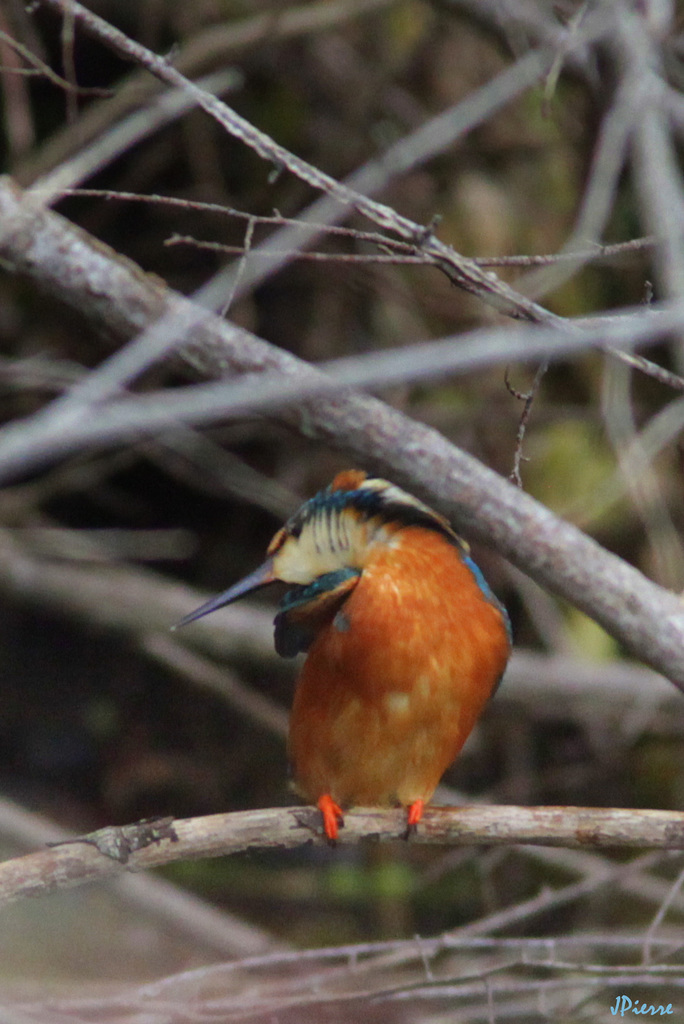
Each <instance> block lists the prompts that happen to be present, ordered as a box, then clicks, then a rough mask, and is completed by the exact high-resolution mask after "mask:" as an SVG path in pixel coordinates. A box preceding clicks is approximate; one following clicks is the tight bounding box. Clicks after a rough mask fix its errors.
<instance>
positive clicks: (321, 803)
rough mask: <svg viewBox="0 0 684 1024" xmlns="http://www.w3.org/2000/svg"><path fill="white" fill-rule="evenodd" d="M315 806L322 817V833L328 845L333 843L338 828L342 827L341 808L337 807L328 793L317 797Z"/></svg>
mask: <svg viewBox="0 0 684 1024" xmlns="http://www.w3.org/2000/svg"><path fill="white" fill-rule="evenodd" d="M316 806H317V807H318V809H319V811H320V812H321V814H322V815H323V831H324V832H325V835H326V838H327V840H328V842H329V843H334V842H335V840H336V839H337V835H338V828H339V827H340V826H342V825H344V817H343V816H342V808H341V807H338V805H337V804H336V803H335V801H334V800H333V798H332V797H331V796H330V794H329V793H324V794H323V796H322V797H319V799H318V803H317V804H316ZM338 823H339V825H338Z"/></svg>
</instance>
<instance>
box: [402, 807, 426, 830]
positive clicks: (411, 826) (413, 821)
mask: <svg viewBox="0 0 684 1024" xmlns="http://www.w3.org/2000/svg"><path fill="white" fill-rule="evenodd" d="M424 810H425V801H424V800H414V801H413V803H412V804H411V805H410V806H409V809H408V817H407V818H406V832H405V833H404V839H409V838H410V837H411V836H412V835H413V833H414V832H415V831H416V830H417V828H418V822H419V821H420V819H421V818H422V817H423V811H424Z"/></svg>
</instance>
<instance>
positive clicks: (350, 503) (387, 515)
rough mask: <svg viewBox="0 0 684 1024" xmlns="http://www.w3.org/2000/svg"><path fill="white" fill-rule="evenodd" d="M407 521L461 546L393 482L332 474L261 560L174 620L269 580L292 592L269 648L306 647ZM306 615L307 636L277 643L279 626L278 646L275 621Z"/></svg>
mask: <svg viewBox="0 0 684 1024" xmlns="http://www.w3.org/2000/svg"><path fill="white" fill-rule="evenodd" d="M407 526H420V527H422V528H423V529H428V530H432V531H436V532H438V533H440V534H441V535H442V536H444V537H446V538H447V539H448V540H449V541H450V542H451V543H453V544H454V545H456V546H458V547H459V548H461V549H462V550H463V551H464V553H465V552H466V551H467V546H466V545H465V543H464V542H463V541H462V540H461V539H460V538H459V537H458V536H457V535H456V534H455V533H454V531H453V530H452V529H451V527H450V526H449V523H448V522H447V520H446V519H445V518H444V517H443V516H441V515H439V514H438V513H437V512H434V511H433V510H432V509H431V508H429V507H428V506H427V505H424V504H423V502H421V501H419V500H418V499H417V498H414V497H413V496H412V495H410V494H408V493H407V492H406V491H403V490H402V489H401V488H400V487H397V486H396V485H395V484H392V483H390V482H389V481H388V480H382V479H380V478H378V477H369V476H367V475H366V473H364V472H362V471H361V470H356V469H350V470H345V471H344V472H342V473H338V474H337V476H336V477H335V479H334V480H333V482H332V483H331V484H330V486H329V487H326V489H325V490H323V491H320V492H319V493H318V494H316V495H314V497H313V498H310V499H309V500H308V501H306V502H304V504H303V505H302V506H301V508H299V509H298V510H297V511H296V512H295V513H294V515H292V516H291V517H290V518H289V519H288V520H287V522H286V523H285V525H284V526H282V527H281V528H280V530H278V532H277V533H276V534H275V536H274V537H273V539H272V540H271V543H270V544H269V546H268V551H267V555H268V557H267V558H266V561H265V562H264V563H263V565H261V566H260V567H259V568H258V569H256V570H255V571H254V572H253V573H250V575H249V576H246V577H245V578H244V579H242V580H240V581H239V582H238V583H235V584H234V585H233V586H232V587H229V589H228V590H226V591H224V592H223V593H222V594H219V595H218V596H217V597H214V598H212V600H211V601H208V602H207V603H206V604H203V605H202V606H201V607H200V608H197V609H196V610H195V611H194V612H191V613H190V614H189V615H186V617H185V618H184V619H182V620H181V622H180V623H179V624H178V625H179V626H183V625H185V624H186V623H188V622H193V621H194V620H195V619H199V618H202V616H204V615H209V614H210V612H213V611H216V610H217V609H218V608H223V607H224V606H225V605H227V604H231V603H232V602H233V601H237V600H238V599H239V598H241V597H244V595H245V594H248V593H251V592H252V591H253V590H257V589H259V588H260V587H264V586H267V585H268V584H269V583H275V582H283V583H289V584H292V585H293V589H292V590H290V591H288V593H287V594H286V595H285V598H284V599H283V601H282V602H281V612H280V614H279V616H278V619H276V647H277V649H278V650H279V653H281V654H294V653H297V651H299V650H306V647H307V646H308V643H309V642H310V634H311V633H312V631H313V632H315V627H316V626H317V625H318V623H319V622H320V621H321V619H322V618H327V617H329V615H330V614H332V613H334V611H335V610H336V608H337V607H339V605H340V603H341V602H342V601H343V600H344V599H345V598H346V597H347V596H348V595H349V593H350V591H351V590H352V589H353V588H354V586H355V585H356V582H357V581H358V579H359V577H360V575H361V573H362V572H363V569H364V567H365V565H366V564H367V562H368V559H369V557H370V556H371V554H372V551H373V548H374V547H376V546H377V545H378V544H391V543H392V541H393V538H394V537H395V535H396V534H397V533H398V532H399V531H400V530H402V529H404V528H405V527H407ZM305 618H306V620H307V636H306V638H303V637H299V636H298V637H297V638H296V639H295V640H294V641H293V642H292V643H289V642H286V641H288V640H289V639H290V637H289V634H288V636H287V637H285V639H284V640H283V635H282V634H283V629H281V637H280V639H281V641H282V642H281V643H280V645H279V626H278V620H279V619H280V620H281V625H287V626H288V628H289V626H290V625H291V623H292V622H294V621H295V620H301V621H302V622H303V621H304V619H305ZM293 648H296V649H293Z"/></svg>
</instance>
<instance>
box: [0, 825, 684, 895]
mask: <svg viewBox="0 0 684 1024" xmlns="http://www.w3.org/2000/svg"><path fill="white" fill-rule="evenodd" d="M319 818H320V815H319V813H318V812H317V811H315V810H313V809H312V808H309V807H279V808H273V809H266V810H256V811H238V812H234V813H230V814H212V815H208V816H206V817H198V818H187V819H182V820H174V819H172V818H162V819H158V820H150V821H144V822H139V823H137V824H135V825H126V826H122V827H120V828H117V827H109V828H104V829H100V830H99V831H98V832H93V833H90V834H89V835H88V836H83V837H81V838H79V839H75V840H69V841H67V842H65V843H60V844H58V845H56V846H53V847H51V848H50V849H47V850H42V851H39V852H37V853H30V854H27V855H26V856H23V857H16V858H14V859H12V860H8V861H5V862H4V863H3V864H0V903H11V902H13V901H14V900H18V899H21V898H23V897H27V896H38V895H42V894H45V893H49V892H54V891H55V890H57V889H62V888H68V887H71V886H76V885H81V884H83V883H85V882H90V881H94V880H96V879H100V878H104V877H107V876H109V875H112V874H115V873H117V872H120V871H122V870H133V871H137V870H141V869H146V868H152V867H158V866H159V865H161V864H169V863H171V862H173V861H178V860H188V859H193V858H201V857H220V856H225V855H227V854H232V853H239V852H241V851H244V850H256V849H292V848H294V847H298V846H303V845H308V844H311V843H316V844H320V845H323V844H324V843H325V839H324V838H323V836H322V832H321V829H320V822H319ZM405 818H406V815H405V812H404V811H403V810H401V809H396V810H378V809H357V810H354V811H353V812H349V813H348V814H347V815H346V816H345V825H344V829H343V830H342V832H341V833H340V840H339V841H340V842H341V843H343V844H351V843H356V842H358V841H359V840H360V839H363V838H364V837H366V838H370V839H372V841H374V842H388V841H393V840H397V839H398V838H399V837H400V836H401V835H402V834H403V833H404V832H405V830H406V821H405ZM411 842H418V843H431V844H454V845H463V846H474V845H482V846H492V845H511V844H514V843H532V844H535V845H549V846H571V847H573V846H574V847H580V848H585V849H586V848H604V847H621V848H627V849H630V848H639V847H652V848H656V849H661V850H679V849H684V814H681V813H678V812H674V811H652V810H625V809H616V808H593V807H508V806H503V807H494V806H488V807H487V806H481V807H458V808H453V807H429V808H427V810H426V812H425V817H424V819H423V820H422V821H421V823H420V826H419V828H418V832H417V834H416V835H415V836H413V837H412V838H411Z"/></svg>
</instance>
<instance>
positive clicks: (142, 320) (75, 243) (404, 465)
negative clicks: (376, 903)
mask: <svg viewBox="0 0 684 1024" xmlns="http://www.w3.org/2000/svg"><path fill="white" fill-rule="evenodd" d="M0 222H1V223H2V225H3V237H2V239H0V259H2V260H3V261H4V262H5V265H6V266H9V267H11V268H12V269H14V270H15V271H17V272H19V273H23V274H26V275H28V276H29V277H30V278H31V279H32V280H33V281H34V282H35V284H36V285H37V286H38V287H40V288H41V289H43V290H45V291H47V292H50V293H51V294H54V295H57V296H59V297H60V298H61V299H62V301H64V302H67V303H68V304H69V305H71V306H73V307H74V308H75V309H77V310H79V311H80V312H81V314H82V315H84V316H86V317H87V318H88V319H89V320H90V322H91V323H92V325H93V327H94V328H95V329H97V330H100V331H102V332H103V333H105V334H108V335H110V336H111V335H112V334H113V335H114V336H115V338H116V339H117V340H118V342H119V343H121V342H123V341H127V340H129V339H130V338H131V337H133V336H135V335H137V334H138V333H139V332H140V331H141V330H144V329H145V328H147V327H149V326H150V325H152V324H154V323H155V322H158V321H159V320H161V319H165V318H168V322H169V324H171V323H176V324H177V323H178V321H180V322H181V323H184V324H188V327H187V328H186V333H185V335H184V336H183V341H184V343H185V348H184V350H183V355H184V357H185V358H186V359H187V360H188V361H189V362H191V363H192V364H193V365H194V366H195V368H196V369H198V370H199V371H200V372H201V373H203V374H204V375H205V376H207V377H211V378H222V377H231V376H234V375H236V374H237V375H244V374H252V375H254V374H263V373H265V372H271V373H277V374H279V375H281V377H282V381H283V387H287V386H289V385H291V383H292V381H293V380H295V379H296V380H297V381H302V380H303V381H304V382H305V383H306V382H307V381H308V380H309V379H313V378H317V377H318V371H317V370H316V369H314V368H313V367H311V366H309V365H308V364H306V363H304V362H302V361H301V360H298V359H296V358H295V357H294V356H291V355H289V354H288V353H285V352H282V351H280V350H278V349H276V348H275V347H273V346H271V345H269V344H267V343H266V342H264V341H262V340H261V339H260V338H257V337H255V336H254V335H252V334H250V333H249V332H247V331H245V330H242V329H240V328H237V327H235V326H234V325H231V324H229V323H226V322H225V321H223V320H221V319H219V318H218V317H215V316H213V315H211V314H210V313H208V312H207V311H204V310H200V309H197V308H196V307H193V305H192V303H190V302H188V301H187V300H185V299H183V298H182V297H181V296H179V295H177V294H176V293H174V292H173V291H171V290H170V289H168V288H166V286H165V285H164V284H163V283H162V282H161V281H160V280H159V278H157V277H155V276H153V275H147V274H145V273H143V271H142V270H141V269H140V268H139V267H137V266H136V265H135V264H133V263H132V262H131V261H130V260H127V259H124V258H122V257H120V256H117V254H115V253H114V252H112V250H110V249H109V248H108V247H106V246H104V245H102V243H100V242H98V241H97V240H96V239H93V238H91V237H90V236H88V235H87V233H85V232H83V231H82V230H80V229H78V228H75V227H73V226H72V225H70V224H69V223H68V222H67V221H65V220H64V218H62V217H60V216H58V215H57V214H54V213H51V212H50V211H45V210H40V209H39V210H35V209H34V208H32V205H31V204H30V203H24V202H22V196H21V193H20V192H18V191H17V190H16V189H15V188H14V187H13V186H12V185H11V184H10V183H9V182H5V183H4V184H0ZM190 324H192V325H193V329H192V330H191V329H190V326H189V325H190ZM179 345H180V341H179ZM280 418H281V419H282V421H283V422H285V423H286V424H288V425H289V426H291V427H293V428H295V429H297V430H299V431H300V432H301V433H303V434H304V435H306V436H308V437H315V438H317V439H319V440H322V441H324V442H326V443H329V444H331V445H333V446H335V447H337V448H341V449H343V450H344V451H346V452H347V453H348V454H349V455H350V456H351V457H352V458H353V459H354V460H355V461H357V462H359V463H361V464H362V465H366V466H370V467H374V468H380V469H381V470H382V471H383V472H384V473H386V474H388V475H390V476H392V477H393V478H394V479H396V480H397V482H398V483H401V484H404V485H407V486H409V487H410V488H412V489H413V490H415V491H417V492H419V493H421V494H423V495H425V496H426V497H427V498H428V499H429V500H430V501H431V502H433V503H434V504H436V505H437V506H439V507H440V508H441V509H442V511H444V513H445V514H446V515H447V516H449V517H450V518H451V519H452V520H453V522H454V523H455V524H456V525H457V526H458V527H459V529H461V530H462V531H463V532H464V533H465V534H466V536H470V537H474V538H477V539H479V540H482V541H484V542H485V543H488V544H490V545H492V546H493V547H495V548H497V550H498V551H500V552H501V554H503V555H504V556H505V557H506V558H509V559H510V560H511V561H512V562H513V563H515V564H516V565H518V566H519V567H520V568H521V569H522V570H523V571H524V572H526V573H527V574H528V575H529V576H531V577H532V578H534V579H536V580H537V582H539V583H541V584H542V585H543V586H545V587H547V588H548V589H550V590H552V591H554V592H555V593H557V594H560V595H561V596H563V597H565V598H566V599H567V600H569V601H571V602H572V603H574V604H576V605H577V606H578V607H579V608H581V609H582V610H583V611H585V612H586V613H587V614H588V615H590V616H592V617H593V618H594V619H596V620H597V621H598V622H599V623H600V624H601V625H603V626H604V627H605V628H606V629H607V630H608V631H609V632H611V633H612V634H613V635H614V636H616V637H618V638H619V639H620V640H621V641H622V642H623V643H624V644H625V646H626V647H627V648H628V649H629V650H630V651H631V652H632V653H633V654H634V655H636V656H637V657H638V658H640V659H642V660H644V661H646V662H649V663H650V664H651V665H652V666H653V667H654V668H656V669H658V670H659V671H661V672H662V673H663V674H664V675H666V676H668V677H669V678H670V679H672V680H673V681H674V682H675V683H676V684H677V685H679V686H680V687H684V605H682V603H681V602H680V601H679V599H678V598H677V597H676V596H675V595H674V594H672V593H670V592H668V591H666V590H663V589H662V588H661V587H658V586H656V585H655V584H653V583H651V582H650V581H649V580H647V579H646V578H645V577H644V576H643V575H642V574H641V573H639V572H638V571H637V570H635V569H634V568H632V567H631V566H629V565H627V564H626V563H625V562H623V561H622V560H621V559H619V558H617V557H615V556H614V555H611V554H610V553H608V552H607V551H605V550H604V549H603V548H602V547H601V546H600V545H599V544H597V543H596V542H594V541H593V540H591V539H590V538H588V537H587V536H585V535H584V534H583V533H581V531H579V530H578V529H576V528H575V527H574V526H572V525H570V524H569V523H566V522H564V521H563V520H561V519H559V518H558V517H557V516H555V515H554V514H553V513H551V512H550V511H549V510H548V509H546V508H545V507H544V506H543V505H541V504H540V503H539V502H537V501H535V500H534V499H532V498H530V497H529V496H528V495H526V494H524V493H522V492H520V491H519V490H518V489H517V488H515V487H513V486H511V485H510V484H509V483H508V482H507V481H505V480H503V479H502V478H501V477H499V476H498V475H497V474H496V473H494V472H492V470H490V469H488V468H487V467H486V466H483V465H482V464H481V463H479V462H478V461H477V460H476V459H473V458H472V457H471V456H469V455H467V454H466V453H465V452H462V451H460V450H459V449H457V448H455V447H454V446H453V445H451V444H450V443H449V442H448V441H447V440H446V439H445V438H444V437H442V436H441V435H440V434H438V433H437V432H436V431H434V430H431V429H430V428H428V427H425V426H423V425H421V424H418V423H415V422H413V421H412V420H410V419H409V418H408V417H406V416H403V415H402V414H401V413H399V412H397V411H396V410H394V409H390V408H389V407H388V406H386V405H385V404H384V403H382V402H380V401H378V400H377V399H373V398H369V397H365V396H362V395H355V394H351V393H349V392H343V393H339V394H336V395H335V397H334V398H332V399H329V398H322V399H313V400H311V399H310V400H307V401H305V402H301V403H300V404H299V405H298V406H297V407H296V409H294V410H289V411H286V412H284V413H282V414H281V416H280ZM91 419H94V417H91ZM34 420H35V418H34ZM29 436H30V435H29V423H28V421H24V422H23V423H21V424H18V426H17V427H16V428H14V430H13V431H12V428H9V433H8V431H7V430H6V431H5V432H4V433H3V434H2V435H0V464H1V463H2V460H3V458H5V459H6V460H7V461H5V470H7V466H8V465H12V464H13V463H12V459H11V458H9V452H10V451H11V447H12V443H17V442H18V443H19V449H20V452H21V457H19V455H17V456H16V458H15V460H14V464H15V471H16V469H18V468H19V467H21V466H22V465H25V464H26V463H25V460H26V459H27V458H28V453H27V438H28V437H29ZM51 444H52V446H53V447H52V449H51V453H50V456H49V457H50V458H54V457H55V455H56V454H57V453H58V447H55V446H58V445H59V437H58V436H57V437H54V436H52V435H51ZM19 449H18V450H19ZM6 475H7V473H6V472H5V476H6Z"/></svg>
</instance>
